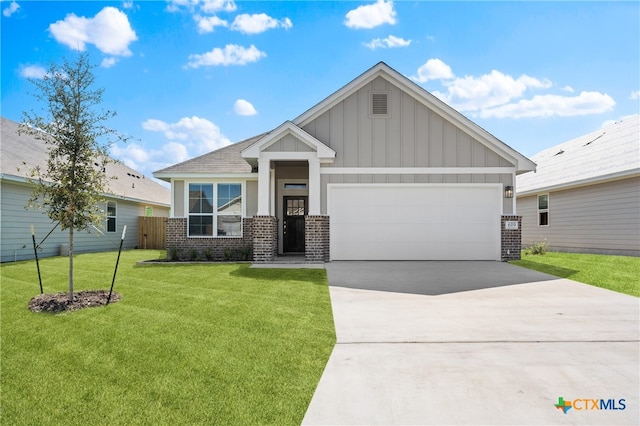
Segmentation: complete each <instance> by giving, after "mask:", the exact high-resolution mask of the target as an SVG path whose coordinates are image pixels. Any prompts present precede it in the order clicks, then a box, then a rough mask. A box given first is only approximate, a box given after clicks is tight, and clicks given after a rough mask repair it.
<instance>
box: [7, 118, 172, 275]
mask: <svg viewBox="0 0 640 426" xmlns="http://www.w3.org/2000/svg"><path fill="white" fill-rule="evenodd" d="M18 126H19V124H18V123H16V122H14V121H11V120H8V119H6V118H2V126H1V127H2V139H1V141H0V148H1V152H0V155H1V157H2V159H1V163H0V165H1V168H0V242H1V245H2V262H10V261H15V260H24V259H33V258H34V253H33V243H32V238H31V231H30V225H31V224H33V225H34V227H35V232H36V243H39V242H40V241H41V240H42V239H43V238H44V237H45V236H46V235H47V233H48V232H49V231H51V230H52V229H53V228H54V226H55V223H52V222H51V219H49V217H48V216H47V215H46V213H45V212H44V211H37V210H30V209H25V206H26V204H27V201H28V200H29V197H30V195H31V192H32V190H33V186H32V185H31V184H30V183H29V182H28V179H27V177H28V173H29V171H30V170H31V169H33V168H34V167H36V166H40V167H41V169H43V170H46V162H47V158H48V153H47V149H46V145H45V144H44V142H42V141H39V140H36V139H35V138H33V137H31V136H28V135H24V134H23V135H18V133H17V131H18ZM23 162H24V163H26V165H25V164H23ZM105 172H106V174H107V175H108V176H116V177H117V179H115V180H111V181H109V183H108V185H107V188H108V194H105V195H106V197H107V202H106V203H105V205H104V207H103V208H104V211H105V212H106V219H105V223H104V224H101V225H102V226H97V228H98V229H100V232H98V231H97V230H96V229H94V228H91V229H90V230H89V232H85V231H76V232H75V234H74V252H75V253H82V252H90V251H106V250H117V249H118V245H119V243H120V238H121V236H122V228H123V226H124V225H127V233H126V237H125V241H124V245H123V246H124V247H125V248H134V247H136V246H137V245H138V217H139V216H164V217H167V216H168V215H169V207H170V198H171V193H170V191H169V190H168V189H167V188H164V187H163V186H162V185H160V184H158V183H157V182H154V181H153V179H150V178H148V177H145V176H143V175H141V174H140V173H138V172H137V171H135V170H133V169H131V168H129V167H127V166H125V165H124V164H122V163H111V164H108V165H107V166H106V170H105ZM68 244H69V237H68V232H67V231H64V232H62V231H60V227H58V228H56V230H55V231H54V232H52V233H51V235H50V236H49V237H48V238H47V240H46V241H45V242H44V243H43V244H42V249H41V250H40V251H39V252H38V256H39V257H47V256H55V255H58V254H59V253H61V246H62V252H64V247H68Z"/></svg>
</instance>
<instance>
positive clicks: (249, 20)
mask: <svg viewBox="0 0 640 426" xmlns="http://www.w3.org/2000/svg"><path fill="white" fill-rule="evenodd" d="M278 27H280V28H285V29H289V28H291V27H293V23H291V20H290V19H289V18H284V19H281V20H277V19H275V18H272V17H271V16H269V15H267V14H266V13H256V14H253V15H249V14H246V13H243V14H241V15H238V16H236V17H235V19H234V20H233V23H232V24H231V29H232V30H234V31H239V32H241V33H244V34H260V33H263V32H265V31H267V30H269V29H272V28H278Z"/></svg>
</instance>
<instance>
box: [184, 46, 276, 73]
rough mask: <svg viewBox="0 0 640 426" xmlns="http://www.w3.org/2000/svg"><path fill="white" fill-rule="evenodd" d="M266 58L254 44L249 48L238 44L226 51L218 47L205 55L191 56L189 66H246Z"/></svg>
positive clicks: (227, 48)
mask: <svg viewBox="0 0 640 426" xmlns="http://www.w3.org/2000/svg"><path fill="white" fill-rule="evenodd" d="M266 56H267V54H266V53H264V52H262V51H260V50H258V48H256V47H255V46H254V45H253V44H252V45H251V46H250V47H249V48H246V47H242V46H238V45H236V44H227V45H226V46H225V47H224V49H221V48H219V47H216V48H214V49H213V50H211V51H209V52H206V53H203V54H193V55H189V62H188V63H187V66H188V67H190V68H199V67H202V66H218V65H223V66H227V65H246V64H248V63H251V62H257V61H259V60H260V59H262V58H264V57H266Z"/></svg>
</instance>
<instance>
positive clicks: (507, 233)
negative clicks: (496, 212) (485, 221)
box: [500, 215, 522, 262]
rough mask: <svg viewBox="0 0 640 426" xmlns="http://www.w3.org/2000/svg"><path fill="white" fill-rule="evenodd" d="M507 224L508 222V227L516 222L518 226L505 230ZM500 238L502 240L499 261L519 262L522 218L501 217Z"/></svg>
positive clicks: (512, 216)
mask: <svg viewBox="0 0 640 426" xmlns="http://www.w3.org/2000/svg"><path fill="white" fill-rule="evenodd" d="M507 222H510V225H513V223H514V222H516V223H517V224H518V226H517V227H514V226H511V227H510V229H507V225H508V224H507ZM513 228H515V229H513ZM500 237H501V240H502V243H501V246H502V249H501V250H500V258H501V260H502V261H503V262H507V261H509V260H520V250H521V248H522V216H514V215H507V216H502V220H501V221H500Z"/></svg>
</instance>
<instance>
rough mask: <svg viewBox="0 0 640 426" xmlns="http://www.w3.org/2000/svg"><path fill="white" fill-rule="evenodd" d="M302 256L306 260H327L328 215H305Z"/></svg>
mask: <svg viewBox="0 0 640 426" xmlns="http://www.w3.org/2000/svg"><path fill="white" fill-rule="evenodd" d="M304 257H305V260H306V261H307V262H328V261H329V216H305V218H304Z"/></svg>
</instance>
